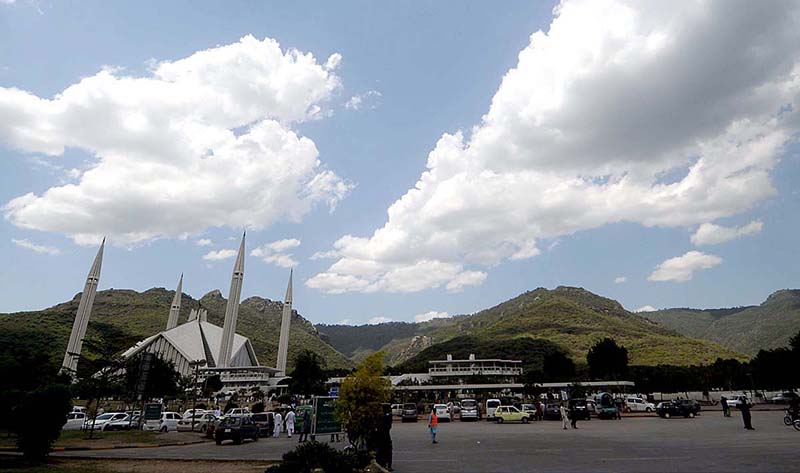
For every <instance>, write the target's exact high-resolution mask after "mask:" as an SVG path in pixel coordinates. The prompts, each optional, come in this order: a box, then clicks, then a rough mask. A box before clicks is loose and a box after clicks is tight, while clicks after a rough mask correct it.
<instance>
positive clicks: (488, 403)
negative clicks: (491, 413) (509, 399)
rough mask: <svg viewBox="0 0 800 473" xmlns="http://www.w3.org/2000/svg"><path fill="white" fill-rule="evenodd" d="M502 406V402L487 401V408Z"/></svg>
mask: <svg viewBox="0 0 800 473" xmlns="http://www.w3.org/2000/svg"><path fill="white" fill-rule="evenodd" d="M499 405H500V401H495V400H490V401H486V407H497V406H499Z"/></svg>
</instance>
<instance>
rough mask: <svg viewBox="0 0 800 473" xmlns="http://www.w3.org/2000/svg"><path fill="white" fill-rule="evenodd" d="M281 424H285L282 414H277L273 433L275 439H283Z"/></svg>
mask: <svg viewBox="0 0 800 473" xmlns="http://www.w3.org/2000/svg"><path fill="white" fill-rule="evenodd" d="M281 424H283V416H281V413H280V412H276V413H275V430H274V432H273V435H272V436H273V437H275V438H276V439H277V438H280V437H281Z"/></svg>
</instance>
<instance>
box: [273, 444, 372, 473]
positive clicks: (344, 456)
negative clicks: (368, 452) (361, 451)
mask: <svg viewBox="0 0 800 473" xmlns="http://www.w3.org/2000/svg"><path fill="white" fill-rule="evenodd" d="M365 465H366V462H365V461H363V459H362V460H361V461H359V459H358V458H357V457H356V456H355V455H354V454H352V453H347V452H340V451H338V450H336V449H335V448H333V447H331V446H330V445H328V444H326V443H320V442H317V441H311V442H307V443H304V444H302V445H300V446H299V447H297V448H295V449H294V450H292V451H290V452H287V453H285V454H284V455H283V463H281V464H280V465H276V466H272V467H269V468H267V470H266V471H265V473H311V472H312V471H313V470H314V469H316V468H322V471H324V472H325V473H353V471H355V470H357V469H359V468H361V467H363V466H365Z"/></svg>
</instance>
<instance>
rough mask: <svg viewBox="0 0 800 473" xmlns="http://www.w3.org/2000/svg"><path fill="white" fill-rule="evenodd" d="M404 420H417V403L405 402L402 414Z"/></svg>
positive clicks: (401, 417) (401, 418)
mask: <svg viewBox="0 0 800 473" xmlns="http://www.w3.org/2000/svg"><path fill="white" fill-rule="evenodd" d="M400 420H401V421H403V422H416V421H417V405H416V404H413V403H410V402H407V403H405V404H403V413H402V414H401V416H400Z"/></svg>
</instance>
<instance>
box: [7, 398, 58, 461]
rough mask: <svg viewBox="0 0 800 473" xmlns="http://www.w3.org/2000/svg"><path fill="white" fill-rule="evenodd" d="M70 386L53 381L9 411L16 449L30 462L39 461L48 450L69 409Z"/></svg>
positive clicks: (55, 438)
mask: <svg viewBox="0 0 800 473" xmlns="http://www.w3.org/2000/svg"><path fill="white" fill-rule="evenodd" d="M71 401H72V396H71V395H70V390H69V387H67V386H66V385H63V384H52V385H49V386H46V387H45V388H42V389H40V390H37V391H34V392H32V393H30V394H29V395H28V396H25V397H24V398H23V399H22V401H21V402H20V403H19V404H17V405H16V406H15V407H14V409H13V411H12V413H11V425H12V430H13V431H14V433H16V434H17V448H19V449H20V451H22V455H23V456H24V457H25V458H26V459H27V460H29V461H34V462H40V461H43V460H44V459H45V457H47V455H48V454H49V453H50V447H51V446H52V445H53V442H55V441H56V440H57V439H58V437H59V435H61V427H63V426H64V424H65V423H66V422H67V414H68V413H69V411H70V409H71V408H72V402H71Z"/></svg>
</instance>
